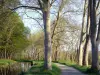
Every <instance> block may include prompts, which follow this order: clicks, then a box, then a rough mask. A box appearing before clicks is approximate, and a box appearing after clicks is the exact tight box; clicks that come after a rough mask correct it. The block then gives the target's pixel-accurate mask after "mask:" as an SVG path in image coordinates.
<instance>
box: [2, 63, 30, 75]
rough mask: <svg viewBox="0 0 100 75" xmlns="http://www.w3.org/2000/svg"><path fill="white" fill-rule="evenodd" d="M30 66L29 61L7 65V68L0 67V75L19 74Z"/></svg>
mask: <svg viewBox="0 0 100 75" xmlns="http://www.w3.org/2000/svg"><path fill="white" fill-rule="evenodd" d="M30 67H31V63H29V62H21V63H16V64H13V65H9V66H8V67H7V68H4V67H0V75H19V74H20V73H21V72H26V71H27V70H28V69H29V68H30Z"/></svg>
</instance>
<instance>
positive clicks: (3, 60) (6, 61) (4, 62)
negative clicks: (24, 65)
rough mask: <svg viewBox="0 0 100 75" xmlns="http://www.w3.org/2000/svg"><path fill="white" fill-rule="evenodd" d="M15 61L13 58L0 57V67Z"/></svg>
mask: <svg viewBox="0 0 100 75" xmlns="http://www.w3.org/2000/svg"><path fill="white" fill-rule="evenodd" d="M13 63H16V61H14V60H7V59H0V67H7V66H8V65H10V64H13Z"/></svg>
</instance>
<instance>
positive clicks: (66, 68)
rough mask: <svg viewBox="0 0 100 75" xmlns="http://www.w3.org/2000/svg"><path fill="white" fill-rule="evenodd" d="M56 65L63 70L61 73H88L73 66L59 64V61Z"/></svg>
mask: <svg viewBox="0 0 100 75" xmlns="http://www.w3.org/2000/svg"><path fill="white" fill-rule="evenodd" d="M56 65H57V66H58V67H59V68H60V69H61V72H62V73H61V75H86V74H83V73H81V72H79V71H78V70H76V69H74V68H72V67H68V66H65V65H62V64H58V63H56Z"/></svg>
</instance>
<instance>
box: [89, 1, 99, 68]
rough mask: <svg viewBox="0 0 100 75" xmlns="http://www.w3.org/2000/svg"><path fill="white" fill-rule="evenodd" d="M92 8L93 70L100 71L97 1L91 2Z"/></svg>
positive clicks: (90, 6)
mask: <svg viewBox="0 0 100 75" xmlns="http://www.w3.org/2000/svg"><path fill="white" fill-rule="evenodd" d="M89 4H90V5H89V8H90V38H91V44H92V66H91V69H96V70H98V69H99V62H98V49H96V45H97V42H96V28H97V25H96V0H89Z"/></svg>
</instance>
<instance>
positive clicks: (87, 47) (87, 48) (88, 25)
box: [83, 2, 90, 66]
mask: <svg viewBox="0 0 100 75" xmlns="http://www.w3.org/2000/svg"><path fill="white" fill-rule="evenodd" d="M89 12H90V10H89V2H88V14H87V26H86V42H85V45H84V53H83V65H85V66H88V54H89V47H90V41H89V40H90V36H89V31H90V15H89Z"/></svg>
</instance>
